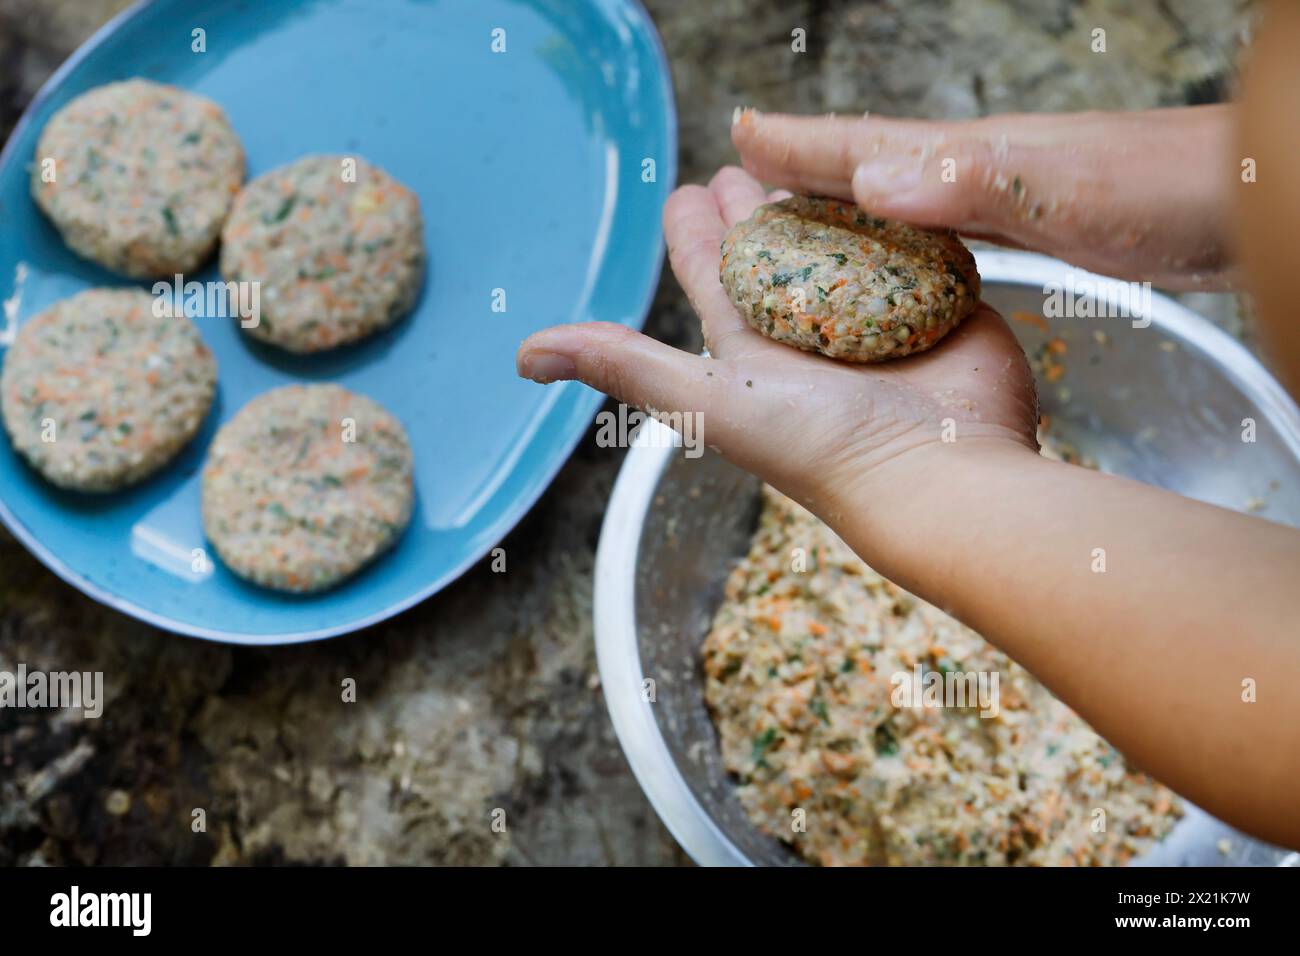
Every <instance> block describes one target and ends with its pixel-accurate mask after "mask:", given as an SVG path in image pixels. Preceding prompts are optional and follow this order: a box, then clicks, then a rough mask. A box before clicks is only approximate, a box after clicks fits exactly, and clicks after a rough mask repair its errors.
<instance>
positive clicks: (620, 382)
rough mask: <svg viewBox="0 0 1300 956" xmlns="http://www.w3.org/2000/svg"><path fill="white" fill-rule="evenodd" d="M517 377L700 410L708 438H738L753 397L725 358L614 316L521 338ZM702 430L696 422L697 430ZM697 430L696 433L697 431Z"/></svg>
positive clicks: (646, 406)
mask: <svg viewBox="0 0 1300 956" xmlns="http://www.w3.org/2000/svg"><path fill="white" fill-rule="evenodd" d="M515 364H516V369H517V371H518V373H519V375H520V376H522V377H523V378H528V379H532V380H533V381H535V382H541V383H544V384H545V383H549V382H555V381H561V380H576V381H580V382H583V383H585V384H587V385H590V386H591V387H592V388H594V389H597V390H599V391H601V392H604V393H605V394H607V395H611V396H613V397H614V398H616V399H618V400H619V401H621V402H626V403H627V404H628V405H634V406H636V407H637V408H640V409H643V410H645V411H646V412H648V413H650V412H653V413H670V412H679V413H699V414H700V415H702V416H704V417H705V419H706V422H705V424H707V425H708V426H709V429H710V435H709V444H710V445H716V446H719V447H722V448H723V451H724V453H725V450H726V446H727V445H730V444H736V442H737V440H739V442H740V443H743V442H744V440H745V435H746V433H747V432H749V431H750V430H751V426H752V423H753V422H754V421H758V420H761V418H762V413H761V411H760V409H759V403H758V402H756V401H755V400H754V398H753V395H752V393H751V394H750V395H749V396H745V395H742V394H740V392H741V390H742V389H743V386H740V387H738V382H737V381H736V376H735V373H734V370H733V369H732V368H731V367H730V366H729V365H727V364H726V363H723V362H718V361H714V360H713V359H710V358H705V357H702V356H698V355H691V354H690V353H688V352H683V351H681V350H680V349H675V348H672V347H671V346H668V345H664V344H663V343H662V342H657V341H655V340H654V339H652V338H650V337H649V336H647V335H642V334H641V333H639V332H636V331H634V330H633V329H629V328H627V327H626V326H622V325H618V324H615V323H612V322H586V323H582V324H578V325H557V326H554V327H552V328H549V329H543V330H542V331H541V332H536V333H534V334H533V335H530V336H529V337H528V338H527V339H525V340H524V342H523V344H522V345H520V346H519V351H518V353H517V355H516V357H515ZM701 431H702V429H701ZM700 433H701V432H696V434H700Z"/></svg>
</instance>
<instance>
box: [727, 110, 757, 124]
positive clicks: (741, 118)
mask: <svg viewBox="0 0 1300 956" xmlns="http://www.w3.org/2000/svg"><path fill="white" fill-rule="evenodd" d="M758 117H759V112H758V110H756V109H755V108H754V107H752V106H737V107H736V108H735V109H734V110H732V111H731V125H732V126H735V125H737V124H749V123H752V122H754V120H756V119H758Z"/></svg>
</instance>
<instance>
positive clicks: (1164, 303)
mask: <svg viewBox="0 0 1300 956" xmlns="http://www.w3.org/2000/svg"><path fill="white" fill-rule="evenodd" d="M975 261H976V266H977V268H978V269H979V273H980V277H981V279H982V280H983V281H984V282H985V283H997V284H1000V285H1020V286H1030V287H1042V288H1043V289H1044V292H1046V291H1047V286H1048V285H1049V284H1051V283H1060V284H1062V285H1064V284H1065V283H1067V282H1075V283H1077V282H1080V281H1087V282H1094V283H1098V284H1097V286H1096V290H1097V292H1098V298H1099V299H1101V300H1104V301H1105V302H1107V303H1108V304H1109V305H1111V306H1114V307H1116V308H1118V307H1119V306H1120V305H1122V303H1120V302H1119V301H1118V299H1119V295H1118V287H1119V286H1120V284H1121V283H1122V280H1116V279H1113V278H1110V277H1107V276H1101V275H1097V274H1096V273H1091V272H1088V271H1086V270H1084V269H1079V268H1077V267H1075V266H1071V265H1069V264H1068V263H1065V262H1062V261H1060V260H1058V259H1053V258H1050V257H1048V256H1044V255H1039V254H1037V253H1029V252H1020V251H1011V250H1003V249H979V250H975ZM1149 318H1150V321H1151V325H1152V326H1153V327H1155V328H1158V329H1159V330H1160V331H1161V332H1163V333H1165V334H1166V335H1168V336H1170V337H1171V338H1174V339H1177V340H1180V341H1183V342H1186V343H1188V344H1189V345H1191V346H1193V347H1194V348H1195V349H1196V351H1198V352H1199V353H1200V354H1201V355H1203V356H1204V357H1205V359H1206V360H1207V361H1209V362H1210V363H1211V364H1213V365H1215V366H1217V367H1218V368H1219V369H1220V370H1221V371H1222V372H1223V373H1224V374H1225V375H1226V376H1227V377H1228V378H1229V379H1231V380H1232V381H1233V382H1234V383H1235V384H1236V385H1237V387H1238V388H1239V389H1241V391H1242V393H1243V394H1244V395H1246V396H1247V397H1249V398H1250V399H1251V400H1252V401H1253V402H1254V403H1255V404H1256V405H1257V407H1258V408H1259V409H1260V411H1261V412H1263V413H1264V414H1265V415H1267V417H1268V419H1269V421H1270V422H1271V423H1273V425H1274V426H1275V427H1276V428H1277V430H1278V432H1279V434H1280V435H1281V438H1282V440H1283V442H1284V443H1285V445H1286V446H1287V447H1288V448H1289V449H1290V451H1291V453H1292V455H1293V456H1294V457H1295V458H1296V460H1297V461H1300V408H1297V406H1296V403H1295V401H1294V400H1292V398H1291V397H1290V395H1288V394H1287V392H1286V390H1285V389H1283V388H1282V386H1281V384H1279V383H1278V382H1277V381H1276V380H1275V379H1274V378H1273V377H1272V375H1270V374H1269V372H1268V371H1267V370H1266V369H1265V368H1264V366H1263V364H1261V363H1260V361H1259V360H1258V359H1256V358H1255V357H1254V356H1253V355H1252V354H1251V353H1250V352H1249V351H1247V350H1246V348H1245V347H1244V346H1243V345H1242V344H1241V343H1240V342H1238V341H1237V340H1236V339H1234V338H1233V337H1232V336H1230V335H1228V333H1226V332H1224V331H1222V330H1221V329H1219V328H1217V327H1216V326H1214V325H1212V324H1211V323H1210V322H1209V321H1207V320H1206V319H1204V318H1202V317H1201V316H1199V315H1197V314H1196V313H1195V312H1193V311H1192V310H1191V309H1188V308H1187V307H1185V306H1183V305H1181V304H1180V303H1178V302H1176V301H1174V300H1173V299H1172V298H1170V297H1169V296H1167V295H1164V294H1162V293H1160V292H1156V291H1154V290H1153V291H1152V292H1151V314H1150V316H1149ZM643 427H644V428H645V429H647V430H648V432H647V436H646V440H643V441H639V442H635V443H634V444H633V445H632V447H631V448H629V449H628V453H627V457H626V458H625V460H624V462H623V465H622V467H621V468H620V469H619V473H618V477H617V479H616V480H615V482H614V488H613V491H612V493H611V495H610V500H609V505H608V508H607V509H606V512H605V520H604V523H603V524H602V526H601V531H600V542H599V544H598V546H597V549H596V564H595V575H594V576H595V582H594V591H593V599H592V605H593V607H592V616H593V623H594V626H595V636H596V661H597V666H598V668H599V672H600V681H601V686H602V688H603V689H604V697H605V706H606V708H607V709H608V711H609V716H610V720H611V721H612V722H613V724H614V733H615V734H616V736H617V737H618V741H619V744H620V746H621V747H622V748H623V753H624V755H625V756H626V757H627V761H628V763H629V764H630V765H631V767H632V773H633V775H634V776H635V777H636V780H637V783H638V784H640V786H641V790H642V791H643V792H644V793H645V795H646V798H647V799H648V800H649V801H650V805H651V806H652V807H654V810H655V813H657V814H658V815H659V819H660V820H661V821H662V822H663V824H664V826H666V827H667V828H668V831H669V832H670V833H671V834H672V835H673V838H674V839H675V840H676V841H677V842H678V843H679V844H680V845H681V847H682V849H683V850H685V851H686V853H687V854H688V855H689V856H690V857H691V859H693V860H694V861H695V862H696V863H698V864H699V865H701V866H754V865H756V864H755V863H754V861H753V860H751V859H749V858H748V857H747V856H746V855H745V854H744V853H743V852H742V851H741V850H740V848H739V847H737V846H736V845H735V844H734V843H732V842H731V840H730V839H728V837H727V835H726V834H725V833H723V832H722V830H721V829H720V828H719V827H718V826H717V824H716V823H714V821H713V819H712V818H711V817H710V816H709V814H708V813H707V812H706V811H705V809H704V808H703V807H702V806H701V805H700V802H699V801H698V800H697V799H696V798H695V794H694V793H692V792H691V789H690V786H689V785H688V784H687V782H686V778H685V777H683V776H682V773H681V771H680V770H679V769H678V767H677V763H676V761H675V760H674V759H673V757H672V754H671V753H670V752H669V750H668V745H667V743H666V742H665V740H664V737H663V734H662V732H661V731H660V729H659V724H658V722H657V721H656V720H655V716H654V712H653V710H652V709H651V702H650V701H649V700H647V699H646V698H645V696H644V695H643V694H642V692H641V688H642V682H643V681H644V679H645V675H644V674H643V672H642V670H641V656H640V653H639V644H638V640H637V626H636V569H637V562H638V556H639V550H640V544H641V533H642V530H643V529H644V527H645V520H646V516H647V514H648V513H649V510H650V504H651V502H652V500H653V498H654V496H655V494H656V493H657V491H658V487H659V481H660V479H661V477H662V476H663V472H664V469H665V468H667V466H668V463H669V461H671V459H672V456H673V453H674V451H675V448H674V443H673V441H672V439H673V437H674V433H673V431H672V430H671V429H670V428H668V427H667V426H666V425H663V424H661V423H660V422H658V421H656V420H654V419H649V420H647V421H646V423H645V425H644V426H643ZM1297 862H1300V855H1297V854H1295V853H1291V854H1289V855H1287V856H1286V857H1285V858H1284V859H1283V860H1282V861H1281V863H1280V864H1279V865H1282V866H1294V865H1297Z"/></svg>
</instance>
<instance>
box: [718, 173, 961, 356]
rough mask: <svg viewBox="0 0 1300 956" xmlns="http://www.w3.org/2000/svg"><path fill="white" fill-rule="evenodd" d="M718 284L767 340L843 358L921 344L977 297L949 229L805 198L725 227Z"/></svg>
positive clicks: (953, 322) (908, 350)
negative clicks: (927, 227) (906, 222)
mask: <svg viewBox="0 0 1300 956" xmlns="http://www.w3.org/2000/svg"><path fill="white" fill-rule="evenodd" d="M722 285H723V287H724V288H725V289H726V290H727V295H728V296H730V298H731V301H732V302H733V303H734V304H735V306H736V308H737V309H738V310H739V311H740V314H741V315H743V316H744V317H745V321H747V322H748V323H749V324H750V325H751V326H753V327H754V328H755V329H757V330H758V331H759V332H762V333H763V334H764V335H766V336H767V337H768V338H771V339H775V340H776V341H778V342H784V343H786V344H788V345H793V346H795V347H797V348H801V349H804V350H806V351H809V352H820V353H821V354H823V355H828V356H830V357H831V358H836V359H844V360H846V361H849V362H879V361H882V360H884V359H892V358H900V357H902V356H904V355H910V354H912V353H913V352H923V351H925V350H926V349H928V348H930V347H931V346H932V345H934V344H935V343H936V342H938V341H939V340H940V339H941V338H943V337H944V336H945V335H947V334H948V333H949V332H950V331H952V330H953V329H954V328H956V327H957V325H958V323H960V322H961V321H962V319H964V318H966V316H968V315H970V314H971V312H973V311H974V309H975V305H976V303H978V302H979V296H980V280H979V273H978V272H976V271H975V259H974V257H973V256H972V255H971V254H970V251H969V250H968V249H967V248H966V247H965V246H964V245H962V243H961V240H960V239H958V238H957V237H956V236H955V235H953V234H952V233H949V232H932V231H929V230H925V229H917V228H915V227H913V226H908V225H904V224H903V223H900V222H892V221H890V220H887V219H880V218H877V217H875V216H872V215H869V214H868V213H865V212H863V211H862V210H861V209H859V208H858V207H857V206H855V205H853V204H852V203H843V202H839V201H838V200H835V199H821V198H817V197H812V196H792V197H790V198H789V199H783V200H781V201H780V202H775V203H769V204H767V205H765V206H760V207H759V208H758V209H757V210H756V211H755V212H754V215H753V216H751V217H750V218H749V219H747V220H746V221H744V222H742V223H738V224H737V225H736V226H735V227H734V228H732V230H731V231H730V232H729V233H728V234H727V236H726V238H725V239H724V240H723V242H722Z"/></svg>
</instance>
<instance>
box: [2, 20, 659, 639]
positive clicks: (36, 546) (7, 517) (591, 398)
mask: <svg viewBox="0 0 1300 956" xmlns="http://www.w3.org/2000/svg"><path fill="white" fill-rule="evenodd" d="M161 2H164V0H136V2H135V3H133V4H132V5H131V6H129V7H127V8H126V9H125V10H122V11H121V12H120V13H118V14H117V15H116V16H114V17H112V18H111V19H110V20H108V21H107V22H106V23H105V24H104V25H103V26H101V27H100V28H99V29H98V30H96V31H95V32H94V33H92V34H91V35H90V37H89V38H87V40H86V41H85V42H84V43H82V44H81V46H79V47H77V48H76V49H75V50H73V51H72V53H71V54H70V55H69V56H68V58H67V59H66V60H64V61H63V62H62V63H61V64H59V66H58V68H57V69H55V71H54V72H53V73H52V74H50V78H49V79H48V80H46V81H45V82H44V83H43V84H41V88H40V89H39V90H37V91H36V95H35V96H33V97H32V100H31V102H30V103H28V104H27V108H26V109H24V110H23V113H22V116H20V117H19V118H18V122H17V123H15V124H14V128H13V130H12V131H11V132H10V133H9V138H8V140H7V141H6V142H5V144H4V147H3V148H0V169H4V168H5V167H6V165H7V163H9V162H10V161H11V160H13V159H14V157H13V156H11V155H10V154H11V153H13V152H16V151H17V143H18V141H19V140H20V139H21V138H22V134H23V133H24V132H25V131H26V129H27V127H28V126H29V125H31V124H32V123H33V122H35V120H34V119H33V117H34V116H35V115H36V113H37V112H38V111H39V110H40V108H41V107H42V106H43V105H44V103H45V101H46V100H47V99H49V97H50V96H51V95H53V93H54V91H55V90H56V89H57V88H58V87H59V86H60V85H61V84H62V83H63V82H64V80H65V79H66V78H67V76H68V74H70V73H71V72H72V71H73V70H75V69H76V68H77V66H78V65H79V64H80V63H81V62H82V61H83V60H84V59H85V58H86V57H87V56H89V55H90V54H91V53H93V52H94V51H95V49H96V48H98V47H99V46H100V45H101V44H102V43H103V42H104V41H105V40H107V39H108V38H109V37H110V36H112V35H113V34H114V33H116V32H117V31H118V30H119V29H121V28H122V27H123V26H125V25H126V24H127V23H128V22H130V21H131V20H134V19H135V18H136V17H137V16H139V15H140V14H142V13H144V11H145V10H147V9H148V8H149V7H151V6H154V4H155V3H161ZM622 2H624V3H626V4H627V5H628V7H629V8H630V9H633V10H635V11H636V13H637V14H638V15H639V16H640V18H641V20H642V22H643V26H644V28H645V30H646V32H647V34H648V35H649V37H650V39H652V40H653V41H654V52H655V59H656V60H657V61H658V64H659V83H660V93H661V95H662V96H663V102H664V111H665V117H664V118H665V119H666V120H667V124H666V126H667V130H666V132H667V138H666V145H667V149H666V150H665V152H666V153H667V155H666V157H665V159H666V161H667V165H668V176H667V183H668V188H669V189H670V190H671V189H675V188H676V186H677V94H676V90H675V89H674V87H673V75H672V69H671V67H670V66H669V63H668V54H667V52H666V51H665V50H664V44H663V38H662V37H661V36H660V35H659V30H658V29H657V28H656V27H655V23H654V19H653V18H652V17H651V16H650V12H649V11H648V10H646V8H645V4H644V3H643V2H642V0H622ZM664 246H665V239H664V237H663V235H662V234H661V235H660V237H659V248H658V250H657V254H656V256H655V264H654V268H653V270H652V271H651V281H650V282H649V283H648V284H647V291H646V295H645V299H644V301H643V302H642V303H641V307H640V309H639V312H640V315H641V323H640V325H638V326H637V327H636V328H637V329H638V330H639V329H640V328H641V327H642V326H644V324H645V320H646V317H647V316H648V315H649V314H650V307H651V305H653V303H654V297H655V293H656V291H657V290H658V287H659V280H660V279H661V278H662V277H663V264H664ZM604 401H605V396H603V395H601V394H599V393H598V392H592V393H590V394H588V395H582V396H580V397H579V399H578V403H579V404H578V408H579V409H580V410H581V417H582V418H583V419H586V420H588V423H590V421H591V420H592V419H594V417H595V414H596V411H597V409H598V408H599V407H600V406H601V405H602V404H603V403H604ZM585 434H586V429H585V428H584V429H583V431H581V432H578V433H577V434H575V435H574V436H573V438H571V439H569V440H568V442H567V443H565V444H564V445H563V446H562V447H563V448H564V453H563V454H562V455H558V456H556V460H555V464H554V465H552V466H550V467H549V468H547V469H546V470H545V471H544V472H540V474H541V475H542V476H543V480H541V481H538V482H537V483H536V486H535V490H534V491H531V492H530V493H528V494H526V495H521V496H520V497H519V498H518V499H517V500H516V501H515V502H514V503H513V504H512V505H511V506H510V507H509V508H507V509H505V511H504V512H503V513H502V517H501V519H500V524H501V526H502V527H503V528H504V531H503V532H502V536H503V537H504V536H505V535H506V534H509V533H510V532H511V531H513V530H514V528H515V527H516V526H517V525H518V524H519V522H520V521H521V520H522V519H523V517H524V516H525V515H526V514H528V512H529V511H530V510H531V509H532V507H533V505H535V504H537V501H538V499H540V498H541V497H542V495H543V494H545V493H546V491H547V489H549V488H550V486H551V483H552V482H553V481H554V480H555V476H556V475H557V474H559V472H560V469H561V468H563V467H564V466H565V465H566V464H567V463H568V461H569V458H570V457H572V455H573V452H574V449H576V448H577V447H578V443H579V442H580V441H582V439H583V436H584V435H585ZM0 522H3V523H4V526H5V527H6V528H8V529H9V532H10V534H12V535H13V536H14V537H15V538H16V539H17V540H18V542H19V543H20V544H22V545H23V547H25V548H26V549H27V550H28V551H29V552H30V553H31V554H32V555H33V556H34V557H35V558H36V559H37V560H38V561H40V562H41V563H42V564H43V565H45V567H47V568H48V569H49V570H51V571H53V572H54V574H55V575H57V576H58V577H59V578H61V579H62V580H63V581H65V582H66V583H68V584H70V585H72V586H73V587H74V588H76V589H77V590H78V591H80V592H81V593H82V594H85V595H86V596H87V597H89V598H91V599H92V600H94V601H96V602H98V603H99V604H102V605H104V606H105V607H109V608H112V609H113V610H115V611H118V612H119V613H122V614H125V615H127V616H129V617H133V618H135V619H136V620H139V621H143V622H144V623H146V624H151V625H153V626H154V627H157V628H159V629H161V630H163V631H168V632H170V633H172V634H179V635H181V636H183V637H196V638H200V639H202V640H206V641H215V642H217V643H221V644H239V645H244V646H251V647H278V646H280V645H289V644H305V643H307V642H309V641H320V640H324V639H326V638H330V637H341V636H342V635H344V634H352V633H355V632H356V631H362V630H365V629H366V628H368V627H373V626H374V625H376V624H381V623H383V622H384V621H386V620H388V619H389V618H392V617H395V616H396V615H398V614H401V613H402V612H403V611H406V610H409V609H410V608H412V607H415V605H417V604H420V603H422V602H424V601H426V600H428V599H429V598H430V597H432V596H433V595H434V594H436V593H438V592H439V591H441V590H442V589H443V588H445V587H446V586H447V585H449V584H451V583H452V582H453V581H456V580H457V579H458V578H460V577H461V575H463V574H464V573H465V572H466V571H468V570H469V569H470V568H471V567H473V566H474V565H475V564H477V563H478V562H479V561H481V560H482V559H483V556H484V555H485V554H487V553H488V552H489V551H491V550H492V548H493V547H495V546H496V544H497V543H498V542H499V541H500V539H497V540H496V541H489V542H488V543H487V544H485V545H484V546H483V547H482V548H480V549H478V550H476V551H473V552H471V553H470V556H469V557H468V558H466V559H465V560H464V561H462V562H461V563H460V564H458V565H456V566H455V567H453V568H452V569H451V570H450V571H447V572H446V573H445V574H442V575H441V576H439V577H438V578H435V579H434V580H433V581H432V582H430V583H429V584H428V585H426V586H425V587H424V588H422V589H421V590H419V591H416V592H415V593H414V594H412V595H410V596H408V597H406V598H403V599H402V600H401V601H397V602H395V603H393V604H390V605H389V606H388V607H385V608H381V609H380V610H378V611H375V612H374V613H373V614H369V615H367V616H366V617H363V618H361V619H359V620H356V621H350V622H348V623H346V624H340V625H338V626H336V627H324V628H317V629H316V630H312V631H295V632H290V633H284V634H275V635H270V636H272V637H273V638H274V640H266V639H264V637H261V636H258V635H250V634H244V633H240V632H237V631H224V630H221V629H220V628H209V627H199V626H197V625H193V624H187V623H185V622H184V621H177V620H175V619H173V618H170V617H167V616H166V615H164V614H158V613H156V612H154V611H150V610H149V609H148V608H144V607H141V606H140V605H138V604H136V603H135V602H134V601H128V600H126V599H125V598H122V597H119V596H117V595H116V594H113V593H112V592H111V591H109V590H108V589H106V588H102V587H100V586H99V585H97V584H95V583H94V582H92V581H91V580H89V579H88V578H86V577H84V576H83V575H81V574H80V573H78V572H77V571H74V570H73V569H72V568H70V567H68V566H67V565H66V564H65V563H64V562H63V561H61V560H60V559H59V558H58V557H57V556H55V554H54V553H53V552H52V551H50V550H49V549H48V548H46V547H45V545H43V544H41V542H40V541H39V540H37V538H36V536H35V535H33V534H32V533H31V532H30V531H28V529H27V527H26V525H24V524H23V523H22V521H20V520H19V519H18V516H17V515H15V514H14V513H13V512H12V511H10V510H9V507H8V506H7V505H6V504H5V502H4V498H3V497H2V496H0Z"/></svg>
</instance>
